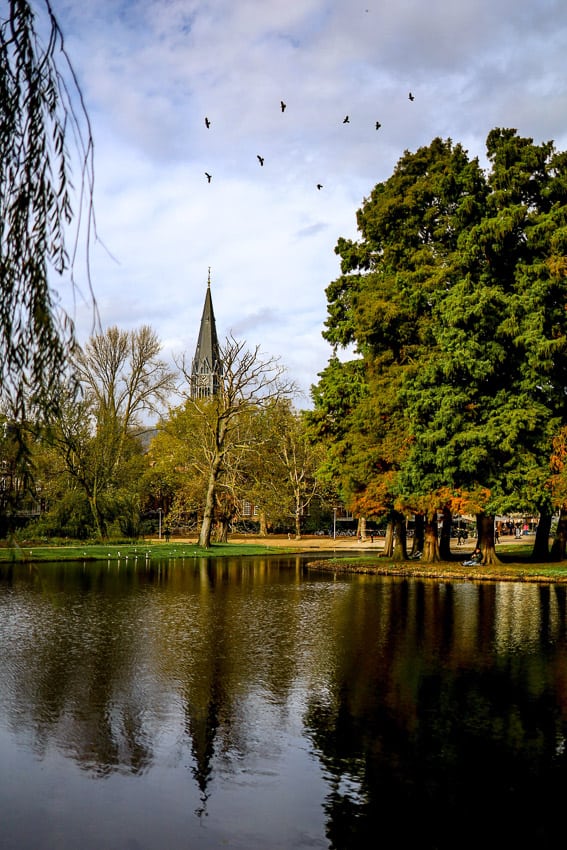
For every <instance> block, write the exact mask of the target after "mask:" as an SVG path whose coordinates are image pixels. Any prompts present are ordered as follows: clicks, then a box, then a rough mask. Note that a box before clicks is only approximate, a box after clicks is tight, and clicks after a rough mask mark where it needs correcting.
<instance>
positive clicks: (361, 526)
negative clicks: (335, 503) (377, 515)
mask: <svg viewBox="0 0 567 850" xmlns="http://www.w3.org/2000/svg"><path fill="white" fill-rule="evenodd" d="M357 525H358V527H357V529H356V536H357V537H358V539H359V540H366V517H365V516H361V517H359V518H358V523H357Z"/></svg>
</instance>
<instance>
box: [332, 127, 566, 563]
mask: <svg viewBox="0 0 567 850" xmlns="http://www.w3.org/2000/svg"><path fill="white" fill-rule="evenodd" d="M487 153H488V157H489V161H490V166H491V167H490V170H489V172H488V174H484V173H483V171H482V169H481V168H480V166H479V164H478V162H477V161H476V160H470V159H469V157H468V156H467V154H466V152H465V151H464V150H463V149H462V148H461V147H460V146H459V145H453V144H452V142H451V141H441V140H440V139H436V140H434V141H433V142H432V144H431V145H430V146H429V147H427V148H422V149H420V150H418V151H417V152H416V153H415V154H410V153H406V154H404V156H403V157H402V159H401V160H400V162H399V163H398V166H397V167H396V170H395V172H394V174H393V175H392V177H391V178H390V179H389V180H387V181H386V182H385V183H382V184H378V186H376V187H375V189H374V190H373V192H372V194H371V196H370V198H369V199H367V200H366V201H365V203H364V205H363V207H362V209H361V210H360V211H359V213H358V226H359V230H360V232H361V236H362V239H361V240H360V241H359V242H357V243H353V242H347V241H346V240H340V241H339V244H338V246H337V252H338V253H339V254H340V256H341V257H342V271H343V275H342V277H341V278H340V279H339V280H338V281H336V282H335V283H333V284H331V285H330V287H329V288H328V290H327V296H328V300H329V318H328V321H327V328H326V330H325V334H324V335H325V336H326V337H327V338H328V339H329V340H330V341H331V342H333V343H335V344H339V345H344V344H348V343H352V342H354V343H355V344H356V345H357V346H358V349H359V352H360V354H361V355H362V357H363V359H364V362H365V363H366V369H367V374H368V375H369V376H374V377H373V379H372V380H373V381H374V382H375V383H376V382H377V384H379V385H380V392H381V394H382V396H383V399H384V404H382V403H381V400H380V398H379V397H376V398H375V405H376V409H377V414H378V417H377V421H380V427H379V428H377V429H376V432H375V433H376V444H377V446H379V445H380V444H381V443H383V442H384V434H385V433H387V430H388V429H386V431H385V428H384V421H383V420H381V419H380V418H379V411H380V409H381V408H382V409H383V411H384V413H385V414H386V419H387V421H388V423H389V428H390V429H395V430H396V432H398V433H399V432H400V430H403V432H404V435H405V442H406V445H407V446H408V447H409V448H408V451H407V453H406V454H405V456H404V457H401V458H400V469H399V472H398V475H397V476H396V481H395V482H394V489H395V491H396V493H397V497H398V500H399V502H400V503H405V504H406V505H407V506H408V507H410V506H411V505H412V503H413V504H414V505H416V506H417V505H418V504H420V502H421V503H423V500H424V499H425V498H427V497H431V495H432V494H435V493H439V494H442V493H444V494H447V493H449V494H453V495H454V497H455V499H457V498H459V499H462V498H465V499H468V502H469V504H470V505H475V506H476V510H477V512H478V514H479V518H480V519H484V521H483V522H482V531H481V536H482V546H483V551H484V557H485V560H486V561H488V560H490V559H492V558H493V557H494V546H493V538H492V519H491V515H492V514H493V513H494V512H495V511H504V510H510V509H512V508H516V509H518V508H527V507H531V508H532V509H539V510H545V508H546V507H547V505H546V498H547V496H546V494H547V489H546V486H545V480H546V477H547V460H548V458H549V453H550V446H551V440H552V437H553V435H554V433H556V432H557V430H558V428H559V426H560V424H561V423H563V422H564V421H565V418H566V416H567V409H566V387H567V357H566V348H565V341H566V331H567V315H566V311H565V303H566V298H565V295H566V292H565V289H566V280H565V254H566V251H565V247H566V234H567V231H566V229H565V228H566V216H567V206H566V202H567V186H566V181H565V178H566V171H565V163H566V158H565V155H564V154H560V153H556V151H555V150H554V147H553V145H552V144H551V143H545V144H542V145H535V144H534V143H533V141H532V140H531V139H523V138H520V137H518V135H517V133H516V131H515V130H494V131H492V132H491V133H490V135H489V137H488V140H487ZM375 473H376V474H379V470H378V468H376V469H375ZM439 507H441V505H439Z"/></svg>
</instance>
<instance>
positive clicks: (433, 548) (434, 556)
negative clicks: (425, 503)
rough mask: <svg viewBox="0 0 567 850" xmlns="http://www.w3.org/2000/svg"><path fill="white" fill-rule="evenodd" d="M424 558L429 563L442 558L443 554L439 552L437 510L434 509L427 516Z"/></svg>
mask: <svg viewBox="0 0 567 850" xmlns="http://www.w3.org/2000/svg"><path fill="white" fill-rule="evenodd" d="M422 560H424V561H427V562H428V563H433V562H434V561H440V560H441V555H440V554H439V529H438V527H437V511H436V510H435V511H432V512H431V514H430V515H428V516H427V517H426V518H425V526H424V544H423V556H422Z"/></svg>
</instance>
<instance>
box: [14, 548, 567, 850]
mask: <svg viewBox="0 0 567 850" xmlns="http://www.w3.org/2000/svg"><path fill="white" fill-rule="evenodd" d="M311 557H312V556H311ZM565 607H566V597H565V591H564V589H563V588H562V587H561V586H556V587H553V586H551V587H550V586H541V587H539V586H538V585H528V584H512V583H510V584H508V583H498V584H496V583H495V584H483V585H477V584H472V583H456V584H451V583H444V584H437V583H434V582H423V581H421V582H420V581H403V580H399V579H395V580H390V579H382V578H374V577H365V576H353V577H346V578H345V577H344V576H341V577H340V579H336V577H334V576H332V575H328V574H323V573H318V572H316V571H312V570H308V569H305V560H304V559H301V558H299V557H285V558H282V557H279V556H278V557H270V558H255V559H235V560H234V561H221V560H219V561H216V562H215V561H206V560H202V561H197V560H191V559H188V560H187V561H185V562H170V563H166V564H162V565H160V566H159V567H155V566H154V567H151V566H145V565H144V566H143V567H139V568H138V567H135V566H133V565H131V566H130V567H125V566H124V565H118V564H115V563H114V564H112V565H106V564H89V565H81V564H76V565H69V564H61V565H46V566H42V567H41V569H37V568H35V567H30V566H13V567H9V566H3V567H1V568H0V811H1V812H2V845H1V846H2V850H11V848H18V850H26V848H28V847H29V848H34V850H42V848H53V847H58V848H73V850H75V848H77V847H78V846H80V847H81V850H90V848H93V850H94V848H97V850H100V848H101V847H104V848H105V850H106V848H114V847H115V848H141V850H146V848H147V850H150V848H157V847H164V846H167V847H168V848H170V850H177V848H187V847H190V848H192V847H198V848H218V847H221V846H229V847H237V848H247V850H255V848H264V850H266V849H267V848H317V847H319V848H327V847H329V848H331V847H332V848H345V850H347V848H348V850H351V848H359V847H360V848H364V847H367V846H368V847H375V846H377V845H376V836H377V835H382V836H383V837H384V841H383V845H382V846H391V844H389V841H390V839H387V838H386V836H387V835H389V834H391V833H392V831H394V832H395V834H396V836H397V841H401V842H407V841H409V840H415V841H419V845H420V847H431V848H433V847H449V846H451V847H454V846H455V843H457V845H458V846H459V847H468V846H471V847H472V846H473V844H475V843H478V842H479V841H481V840H482V841H483V843H484V846H495V843H496V842H497V841H505V842H506V843H507V844H508V843H509V842H510V840H512V839H514V840H516V839H517V840H520V838H522V839H523V840H525V839H526V838H530V840H537V841H542V840H545V839H546V836H547V835H552V834H553V829H554V828H555V821H556V820H557V819H558V818H559V814H560V812H561V808H562V806H561V800H562V797H560V795H561V794H562V785H563V784H564V782H565V779H566V776H567V771H566V762H565V748H564V740H565V728H566V727H565V712H566V707H567V663H566V662H567V652H566V640H565V637H566V628H565ZM476 801H479V802H478V804H477V802H476ZM473 810H474V816H473V815H472V814H471V812H472V811H473ZM503 812H505V813H506V814H505V817H503ZM543 812H545V815H543V814H542V813H543ZM464 824H466V828H465V826H464ZM456 835H458V836H459V838H458V841H456V842H455V836H456Z"/></svg>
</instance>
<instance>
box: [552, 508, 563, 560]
mask: <svg viewBox="0 0 567 850" xmlns="http://www.w3.org/2000/svg"><path fill="white" fill-rule="evenodd" d="M566 547H567V505H563V506H562V507H561V511H560V512H559V522H558V523H557V530H556V532H555V538H554V540H553V545H552V546H551V557H552V558H553V560H554V561H563V560H564V558H565V549H566Z"/></svg>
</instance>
